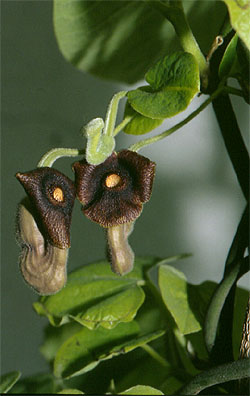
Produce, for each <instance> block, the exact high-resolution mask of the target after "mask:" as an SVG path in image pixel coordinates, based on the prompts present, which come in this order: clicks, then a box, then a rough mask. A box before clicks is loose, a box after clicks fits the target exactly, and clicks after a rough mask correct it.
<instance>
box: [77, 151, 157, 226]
mask: <svg viewBox="0 0 250 396" xmlns="http://www.w3.org/2000/svg"><path fill="white" fill-rule="evenodd" d="M73 169H74V171H75V174H76V179H75V181H76V193H77V196H78V198H79V200H80V202H81V203H82V205H83V209H82V210H83V212H84V214H85V215H86V216H87V217H88V218H90V219H91V220H92V221H94V222H97V223H99V224H100V225H101V226H103V227H113V226H115V225H118V224H124V223H128V222H132V221H134V220H135V219H136V218H137V217H138V216H139V215H140V214H141V211H142V204H143V203H144V202H146V201H148V200H149V198H150V195H151V192H152V186H153V179H154V173H155V163H154V162H152V161H150V160H149V159H148V158H146V157H143V156H141V155H139V154H137V153H135V152H132V151H129V150H123V151H121V152H119V153H118V154H117V153H113V154H112V155H111V156H110V157H109V158H107V160H106V161H104V162H103V163H102V164H100V165H90V164H88V163H87V161H86V160H83V161H80V162H76V163H74V164H73Z"/></svg>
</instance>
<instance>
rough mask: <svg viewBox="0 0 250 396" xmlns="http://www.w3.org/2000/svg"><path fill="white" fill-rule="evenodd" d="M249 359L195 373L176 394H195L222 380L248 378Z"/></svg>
mask: <svg viewBox="0 0 250 396" xmlns="http://www.w3.org/2000/svg"><path fill="white" fill-rule="evenodd" d="M249 363H250V361H249V359H242V360H238V361H236V362H232V363H227V364H223V365H221V366H217V367H213V368H212V369H210V370H207V371H205V372H203V373H201V374H198V375H196V376H195V377H194V378H193V379H192V380H191V381H190V382H189V384H187V385H186V386H184V387H183V388H182V389H180V390H179V391H178V395H197V394H198V393H200V392H201V391H202V390H203V389H206V388H209V387H210V386H213V385H217V384H222V383H224V382H228V381H233V380H238V379H242V378H248V377H249V376H250V364H249Z"/></svg>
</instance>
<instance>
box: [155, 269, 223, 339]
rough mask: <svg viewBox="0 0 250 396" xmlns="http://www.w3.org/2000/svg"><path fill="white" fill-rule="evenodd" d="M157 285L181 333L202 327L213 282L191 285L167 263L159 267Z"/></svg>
mask: <svg viewBox="0 0 250 396" xmlns="http://www.w3.org/2000/svg"><path fill="white" fill-rule="evenodd" d="M159 286H160V290H161V294H162V298H163V301H164V303H165V304H166V307H167V308H168V310H169V311H170V313H171V314H172V316H173V318H174V320H175V322H176V325H177V327H178V329H179V330H180V332H181V333H182V334H190V333H195V332H197V331H199V330H201V328H202V324H203V319H204V316H205V312H206V308H207V305H208V302H209V300H210V298H211V296H212V294H213V291H214V289H215V287H216V284H215V283H214V282H204V283H202V284H201V285H191V284H189V283H188V282H187V280H186V277H185V275H184V274H183V273H182V272H181V271H178V270H177V269H175V268H174V267H171V266H169V265H162V266H160V268H159Z"/></svg>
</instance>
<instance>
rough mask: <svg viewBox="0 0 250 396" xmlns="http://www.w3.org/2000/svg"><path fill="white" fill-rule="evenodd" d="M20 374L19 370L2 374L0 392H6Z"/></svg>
mask: <svg viewBox="0 0 250 396" xmlns="http://www.w3.org/2000/svg"><path fill="white" fill-rule="evenodd" d="M20 376H21V373H20V371H12V372H11V373H8V374H4V375H2V376H1V378H0V393H7V392H8V391H9V390H10V389H11V388H12V387H13V386H14V385H15V383H16V382H17V381H18V380H19V378H20Z"/></svg>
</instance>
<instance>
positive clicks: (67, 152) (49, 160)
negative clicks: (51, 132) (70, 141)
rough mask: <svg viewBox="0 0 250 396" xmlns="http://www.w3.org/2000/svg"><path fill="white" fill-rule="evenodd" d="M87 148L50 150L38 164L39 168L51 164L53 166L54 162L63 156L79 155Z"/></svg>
mask: <svg viewBox="0 0 250 396" xmlns="http://www.w3.org/2000/svg"><path fill="white" fill-rule="evenodd" d="M84 153H85V150H78V149H71V148H54V149H52V150H50V151H48V152H47V153H46V154H44V155H43V157H42V158H41V159H40V161H39V162H38V164H37V167H38V168H41V167H44V166H49V167H51V166H52V165H53V164H54V162H55V161H56V160H57V159H59V158H62V157H77V156H79V155H84Z"/></svg>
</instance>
